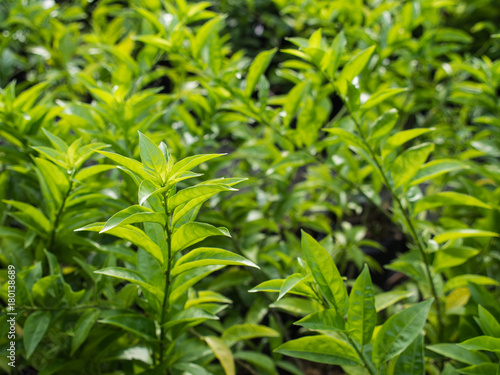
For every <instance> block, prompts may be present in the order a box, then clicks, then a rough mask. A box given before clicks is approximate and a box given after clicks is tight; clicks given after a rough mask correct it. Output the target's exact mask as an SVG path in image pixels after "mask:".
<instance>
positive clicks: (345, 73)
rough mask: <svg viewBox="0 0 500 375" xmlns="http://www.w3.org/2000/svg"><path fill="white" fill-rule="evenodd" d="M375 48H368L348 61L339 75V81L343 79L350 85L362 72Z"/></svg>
mask: <svg viewBox="0 0 500 375" xmlns="http://www.w3.org/2000/svg"><path fill="white" fill-rule="evenodd" d="M375 48H376V46H371V47H368V48H367V49H365V50H363V51H361V52H359V53H358V54H357V55H356V56H354V57H353V58H352V59H351V60H349V62H348V63H347V64H345V66H344V68H343V69H342V71H341V73H340V79H345V80H346V81H347V82H349V83H350V82H351V81H352V80H353V79H354V77H356V76H357V75H358V74H359V73H361V72H362V71H363V69H364V68H365V66H366V65H367V64H368V61H370V58H371V57H372V55H373V52H374V51H375Z"/></svg>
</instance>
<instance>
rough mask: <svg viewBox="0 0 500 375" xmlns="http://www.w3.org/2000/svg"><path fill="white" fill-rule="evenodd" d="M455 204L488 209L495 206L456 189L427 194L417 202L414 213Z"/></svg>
mask: <svg viewBox="0 0 500 375" xmlns="http://www.w3.org/2000/svg"><path fill="white" fill-rule="evenodd" d="M453 205H461V206H472V207H481V208H488V209H492V208H493V207H491V206H490V205H488V204H486V203H484V202H482V201H480V200H479V199H477V198H475V197H473V196H471V195H467V194H461V193H456V192H454V191H443V192H441V193H437V194H433V195H427V196H425V197H424V198H422V199H420V200H418V201H417V203H416V204H415V208H414V209H413V213H414V214H415V215H416V214H418V213H419V212H422V211H426V210H430V209H432V208H437V207H443V206H453Z"/></svg>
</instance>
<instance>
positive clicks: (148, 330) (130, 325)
mask: <svg viewBox="0 0 500 375" xmlns="http://www.w3.org/2000/svg"><path fill="white" fill-rule="evenodd" d="M98 322H99V323H102V324H110V325H112V326H115V327H119V328H122V329H124V330H126V331H128V332H131V333H133V334H135V335H137V336H139V337H141V338H143V339H145V340H149V341H153V340H155V339H156V328H155V325H154V323H153V321H152V320H150V319H148V318H146V317H145V316H142V315H139V314H119V315H112V316H110V317H108V318H106V319H101V320H98Z"/></svg>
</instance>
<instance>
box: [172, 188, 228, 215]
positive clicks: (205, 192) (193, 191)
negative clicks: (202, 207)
mask: <svg viewBox="0 0 500 375" xmlns="http://www.w3.org/2000/svg"><path fill="white" fill-rule="evenodd" d="M221 191H236V189H233V188H231V187H229V186H224V185H197V186H192V187H189V188H186V189H182V190H181V191H179V192H177V194H175V195H174V196H173V197H171V198H170V199H169V200H168V210H169V211H170V212H172V210H173V209H174V208H176V207H177V206H180V205H182V204H185V203H187V202H189V201H191V200H193V199H200V198H201V199H203V200H204V201H205V200H207V199H209V198H210V197H213V196H214V195H215V194H217V193H219V192H221Z"/></svg>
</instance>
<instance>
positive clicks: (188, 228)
mask: <svg viewBox="0 0 500 375" xmlns="http://www.w3.org/2000/svg"><path fill="white" fill-rule="evenodd" d="M211 236H227V237H231V236H230V234H229V232H228V230H227V229H226V228H222V227H221V228H216V227H214V226H212V225H210V224H205V223H197V222H190V223H186V224H184V225H183V226H182V227H180V228H179V229H178V230H177V231H176V232H175V233H174V235H173V237H172V252H173V254H175V253H177V252H178V251H181V250H184V249H185V248H186V247H188V246H191V245H194V244H195V243H198V242H200V241H202V240H204V239H205V238H207V237H211Z"/></svg>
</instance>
